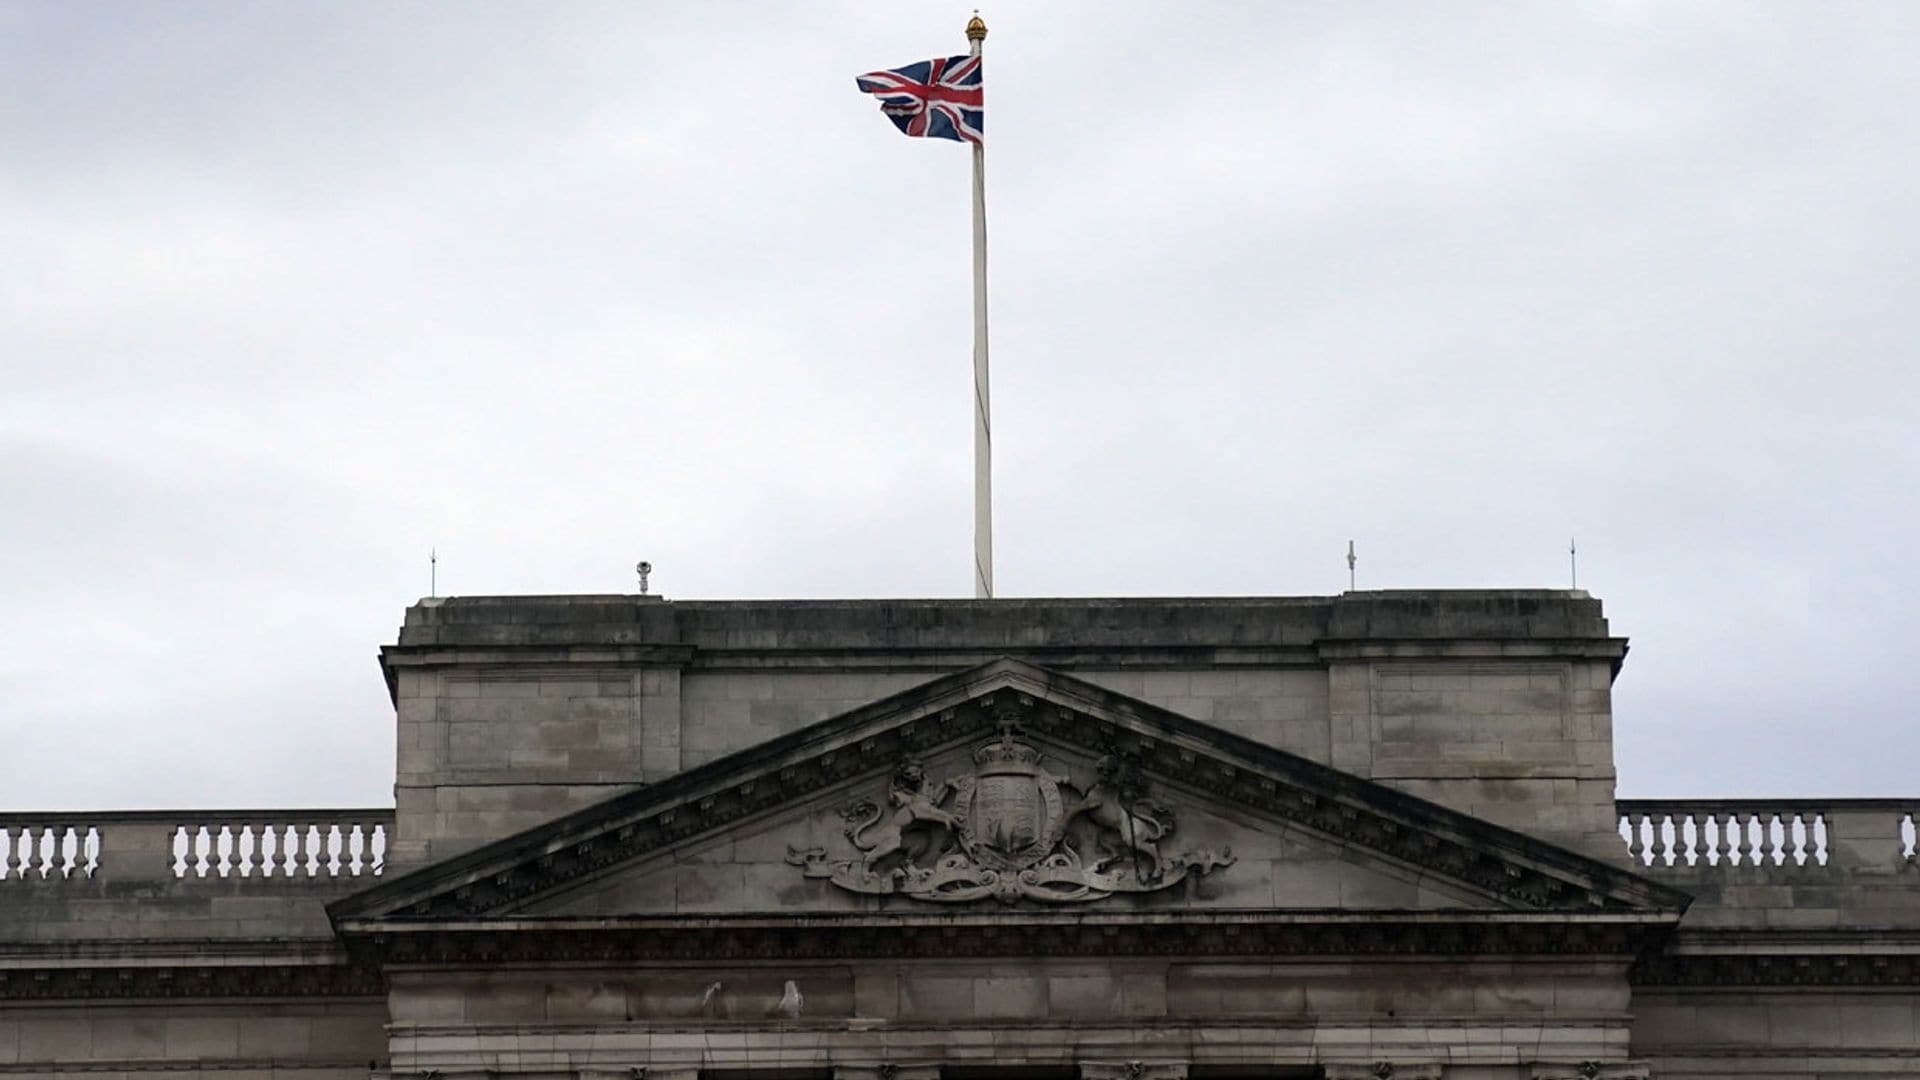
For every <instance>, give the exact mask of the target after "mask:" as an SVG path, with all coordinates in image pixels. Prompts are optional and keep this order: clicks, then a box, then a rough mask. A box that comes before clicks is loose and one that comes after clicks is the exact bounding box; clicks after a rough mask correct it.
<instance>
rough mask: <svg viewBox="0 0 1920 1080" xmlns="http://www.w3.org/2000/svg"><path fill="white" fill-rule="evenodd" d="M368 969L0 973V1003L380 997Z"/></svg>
mask: <svg viewBox="0 0 1920 1080" xmlns="http://www.w3.org/2000/svg"><path fill="white" fill-rule="evenodd" d="M386 992H387V988H386V981H385V979H384V978H383V977H382V975H381V973H380V971H379V969H378V968H377V967H374V966H372V965H368V964H353V963H336V964H324V965H323V964H248V965H235V964H179V965H167V966H164V967H155V966H146V965H137V966H136V965H105V966H101V967H23V968H9V969H7V970H4V971H0V1001H74V1000H105V999H123V998H142V999H145V998H168V999H175V998H274V999H281V998H341V997H358V998H380V997H383V996H384V995H385V994H386Z"/></svg>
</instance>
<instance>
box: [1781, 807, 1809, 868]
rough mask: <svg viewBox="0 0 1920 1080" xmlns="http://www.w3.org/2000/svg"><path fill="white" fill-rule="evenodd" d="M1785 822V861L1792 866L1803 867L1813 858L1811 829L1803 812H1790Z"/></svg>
mask: <svg viewBox="0 0 1920 1080" xmlns="http://www.w3.org/2000/svg"><path fill="white" fill-rule="evenodd" d="M1784 820H1785V821H1786V830H1787V836H1786V840H1787V843H1786V848H1787V852H1786V859H1785V861H1787V862H1789V863H1791V864H1793V865H1794V866H1805V865H1806V864H1807V860H1808V859H1811V858H1812V857H1813V828H1812V827H1811V826H1810V825H1808V824H1807V816H1806V813H1805V811H1801V810H1795V811H1792V813H1791V816H1788V817H1785V819H1784Z"/></svg>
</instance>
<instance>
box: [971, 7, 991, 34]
mask: <svg viewBox="0 0 1920 1080" xmlns="http://www.w3.org/2000/svg"><path fill="white" fill-rule="evenodd" d="M967 40H968V41H985V40H987V24H986V23H985V22H983V21H982V20H981V18H980V9H979V8H974V9H973V18H971V19H968V20H967Z"/></svg>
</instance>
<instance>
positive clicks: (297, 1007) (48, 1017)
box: [0, 998, 387, 1080]
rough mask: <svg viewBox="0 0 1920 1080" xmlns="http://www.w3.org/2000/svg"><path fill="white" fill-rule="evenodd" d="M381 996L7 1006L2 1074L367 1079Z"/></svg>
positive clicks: (1, 1017)
mask: <svg viewBox="0 0 1920 1080" xmlns="http://www.w3.org/2000/svg"><path fill="white" fill-rule="evenodd" d="M386 1023H387V1003H386V1001H385V999H383V998H370V999H366V1000H349V1001H339V1002H319V1001H285V1000H281V1001H275V1000H264V1001H248V1000H241V1001H214V1000H209V1001H193V1000H191V999H187V1000H179V999H175V1000H169V1001H167V1002H166V1003H165V1004H164V1005H154V1004H132V1003H125V1004H117V1003H113V1002H86V1001H83V1002H75V1003H71V1004H60V1005H46V1006H39V1007H34V1006H18V1005H16V1006H10V1007H8V1008H7V1009H6V1010H5V1012H4V1013H3V1014H0V1075H5V1076H8V1077H33V1076H72V1075H85V1076H87V1077H90V1078H94V1080H99V1078H104V1077H117V1076H134V1075H147V1074H152V1075H164V1076H166V1077H168V1078H169V1080H199V1078H203V1077H204V1078H207V1080H215V1078H217V1080H365V1078H366V1076H367V1075H368V1073H369V1071H370V1070H372V1069H377V1068H381V1067H383V1066H384V1065H385V1063H386V1061H387V1033H386Z"/></svg>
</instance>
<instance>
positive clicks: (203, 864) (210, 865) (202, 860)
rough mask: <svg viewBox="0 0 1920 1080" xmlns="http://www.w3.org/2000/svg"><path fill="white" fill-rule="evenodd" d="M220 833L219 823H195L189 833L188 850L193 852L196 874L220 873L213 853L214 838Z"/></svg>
mask: <svg viewBox="0 0 1920 1080" xmlns="http://www.w3.org/2000/svg"><path fill="white" fill-rule="evenodd" d="M219 835H220V826H218V825H195V826H194V827H193V828H192V830H190V831H189V832H188V833H187V841H188V844H189V847H188V850H189V851H191V852H192V853H193V854H192V856H191V862H192V864H193V869H194V876H196V877H207V876H209V875H217V874H218V873H219V866H218V864H217V861H216V857H215V855H214V853H213V849H214V840H215V838H216V837H218V836H219Z"/></svg>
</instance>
